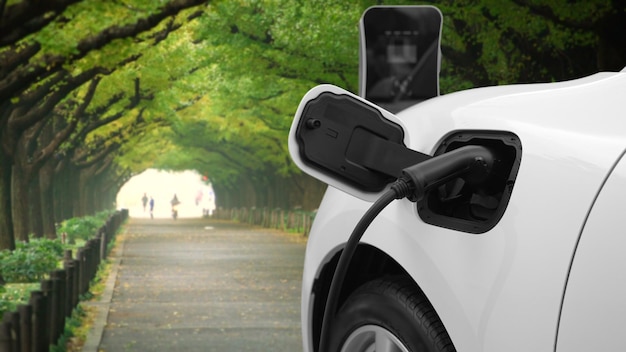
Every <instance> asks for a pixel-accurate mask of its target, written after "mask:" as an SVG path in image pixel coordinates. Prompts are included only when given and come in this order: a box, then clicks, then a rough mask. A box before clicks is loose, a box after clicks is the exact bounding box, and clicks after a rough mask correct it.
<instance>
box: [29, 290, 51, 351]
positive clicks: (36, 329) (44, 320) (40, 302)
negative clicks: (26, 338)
mask: <svg viewBox="0 0 626 352" xmlns="http://www.w3.org/2000/svg"><path fill="white" fill-rule="evenodd" d="M29 302H30V304H31V305H32V306H33V331H32V332H33V340H32V341H33V349H32V351H33V352H48V350H49V341H50V336H49V334H50V331H49V328H48V327H49V326H50V324H49V318H48V304H47V299H46V297H45V296H44V293H43V292H42V291H31V293H30V301H29Z"/></svg>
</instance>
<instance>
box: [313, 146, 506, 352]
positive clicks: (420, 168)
mask: <svg viewBox="0 0 626 352" xmlns="http://www.w3.org/2000/svg"><path fill="white" fill-rule="evenodd" d="M493 163H494V156H493V154H492V152H491V151H490V150H489V149H487V148H485V147H482V146H476V145H469V146H464V147H461V148H458V149H455V150H453V151H450V152H447V153H445V154H441V155H439V156H436V157H433V158H430V159H428V160H426V161H423V162H421V163H418V164H415V165H413V166H410V167H407V168H405V169H404V170H402V176H401V177H400V178H399V179H397V180H396V181H395V182H393V183H392V184H391V186H390V188H389V189H388V190H387V191H385V192H384V193H383V194H382V195H381V196H380V197H379V198H378V199H377V200H376V201H375V202H374V203H373V204H372V206H371V207H370V208H369V209H368V210H367V212H365V214H364V215H363V217H362V218H361V220H359V222H358V223H357V225H356V226H355V227H354V230H353V231H352V234H351V235H350V237H349V238H348V242H346V245H345V247H344V249H343V252H342V253H341V255H340V257H339V261H338V263H337V267H336V269H335V273H334V274H333V278H332V280H331V283H330V289H329V291H328V297H327V299H326V306H325V307H324V316H323V318H322V329H321V332H320V344H319V348H318V351H319V352H331V351H329V348H330V346H329V343H330V331H329V330H330V324H331V321H332V319H333V318H334V317H335V314H336V312H337V304H338V301H339V294H340V292H341V285H342V283H343V281H344V279H345V277H346V274H347V271H348V266H349V264H350V262H351V260H352V257H353V255H354V252H355V251H356V248H357V246H358V244H359V241H360V240H361V237H363V234H364V233H365V231H366V230H367V228H368V227H369V225H370V224H371V223H372V222H373V221H374V219H375V218H376V217H377V216H378V214H380V212H381V211H383V209H385V208H386V207H387V205H389V204H390V203H391V202H392V201H394V200H396V199H402V198H408V199H409V200H411V201H413V202H416V201H417V200H419V199H421V198H422V197H423V196H424V194H425V193H426V191H428V190H429V189H431V188H433V187H436V186H439V185H441V184H442V183H445V182H447V181H449V180H451V179H453V178H454V177H461V176H462V177H464V178H465V179H467V180H469V181H471V182H484V181H485V180H487V178H488V177H489V174H490V172H491V169H492V167H493Z"/></svg>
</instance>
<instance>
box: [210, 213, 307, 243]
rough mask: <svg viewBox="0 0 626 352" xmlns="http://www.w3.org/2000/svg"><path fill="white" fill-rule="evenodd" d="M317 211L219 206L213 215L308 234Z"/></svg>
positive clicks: (223, 218) (222, 218)
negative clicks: (226, 207)
mask: <svg viewBox="0 0 626 352" xmlns="http://www.w3.org/2000/svg"><path fill="white" fill-rule="evenodd" d="M315 215H316V212H315V211H313V212H306V211H302V210H300V209H294V210H288V211H285V210H283V209H280V208H275V209H272V210H270V209H268V208H260V209H259V208H256V207H252V208H231V209H224V208H218V209H216V210H215V212H214V213H213V217H214V218H216V219H220V220H232V221H238V222H241V223H245V224H250V225H257V226H263V227H267V228H272V229H279V230H283V231H296V232H299V233H301V234H302V235H304V236H308V235H309V233H310V231H311V226H312V224H313V219H314V218H315Z"/></svg>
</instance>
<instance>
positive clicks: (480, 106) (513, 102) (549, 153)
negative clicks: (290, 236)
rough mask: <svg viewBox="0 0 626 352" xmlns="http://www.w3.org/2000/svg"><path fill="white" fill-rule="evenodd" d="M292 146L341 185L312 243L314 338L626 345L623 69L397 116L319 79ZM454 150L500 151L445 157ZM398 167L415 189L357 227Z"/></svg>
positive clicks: (308, 301)
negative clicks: (455, 158)
mask: <svg viewBox="0 0 626 352" xmlns="http://www.w3.org/2000/svg"><path fill="white" fill-rule="evenodd" d="M289 147H290V152H291V155H292V158H293V159H294V161H295V162H296V163H297V164H298V166H299V167H300V168H301V169H302V170H304V171H305V172H307V173H308V174H310V175H312V176H314V177H317V178H318V179H320V180H322V181H324V182H326V183H328V184H329V185H330V187H329V188H328V190H327V192H326V194H325V196H324V199H323V201H322V204H321V205H320V207H319V211H318V213H317V216H316V219H315V222H314V225H313V228H312V230H311V233H310V237H309V240H308V245H307V250H306V259H305V265H304V274H303V286H302V307H301V308H302V333H303V339H304V341H303V344H304V350H305V351H311V352H312V351H321V352H336V351H349V352H352V351H377V352H382V351H403V352H406V351H412V352H417V351H455V350H456V351H464V352H466V351H469V352H511V351H524V352H539V351H556V352H572V351H621V350H624V349H626V333H625V331H626V255H625V254H624V252H625V251H626V222H622V220H623V218H625V219H626V157H624V153H625V152H626V68H625V69H624V70H622V71H621V72H602V73H598V74H594V75H592V76H589V77H585V78H581V79H576V80H572V81H567V82H559V83H545V84H523V85H510V86H499V87H488V88H478V89H471V90H467V91H462V92H457V93H453V94H448V95H444V96H438V97H434V98H431V99H428V100H426V101H423V102H421V103H419V104H416V105H415V106H413V107H409V108H407V109H405V110H402V111H400V112H398V113H397V114H396V115H394V114H391V113H389V112H388V111H386V110H383V109H382V108H380V107H378V106H376V105H374V104H372V103H370V102H369V101H366V100H365V99H362V98H360V97H358V96H355V95H353V94H351V93H348V92H346V91H344V90H342V89H341V88H338V87H334V86H328V85H324V86H318V87H315V88H313V89H312V90H311V91H310V92H309V93H308V94H307V95H306V96H305V97H304V98H303V100H302V103H301V104H300V107H299V108H298V112H297V113H296V117H295V119H294V123H293V126H292V129H291V132H290V137H289ZM467 147H470V148H467ZM474 147H478V148H474ZM472 148H474V149H472ZM458 150H466V151H467V152H466V154H472V153H478V154H480V153H482V152H483V151H484V150H486V151H487V153H488V154H489V155H488V156H487V157H486V158H487V159H490V160H488V161H487V162H485V161H484V159H485V157H484V156H482V155H478V156H475V157H474V156H471V155H470V156H469V160H470V161H469V162H468V164H464V165H465V166H463V167H461V168H459V167H448V166H446V165H449V164H450V162H449V160H448V161H446V155H447V154H448V153H450V154H449V155H453V154H454V153H455V151H458ZM457 154H459V153H457ZM448 159H450V158H448ZM461 159H463V160H466V159H468V157H466V156H463V157H462V158H461ZM477 162H478V163H479V164H480V167H478V168H477V169H476V170H472V167H473V166H471V165H474V164H473V163H477ZM452 163H453V162H452ZM440 164H441V165H443V166H441V165H440ZM412 165H421V166H419V167H412ZM467 165H470V166H467ZM411 169H413V171H408V172H407V171H406V170H411ZM418 169H419V170H418ZM461 169H462V170H461ZM416 170H417V171H416ZM432 170H437V171H433V172H431V171H432ZM459 170H461V171H459ZM463 170H465V171H463ZM468 170H469V171H468ZM410 173H415V174H411V175H409V176H407V175H408V174H410ZM429 173H432V174H433V175H430V174H429ZM397 178H405V179H407V180H408V182H407V183H408V184H409V185H410V186H411V187H413V188H412V190H411V191H410V192H413V193H411V195H410V196H409V197H408V199H407V198H402V199H398V200H390V201H389V202H388V203H389V205H388V206H386V207H382V208H381V209H379V211H378V212H377V213H376V214H375V215H373V216H371V218H370V219H369V222H368V223H367V224H365V225H363V224H362V222H361V221H363V219H364V218H366V217H368V215H367V214H366V213H367V212H368V209H369V210H370V211H371V209H372V207H373V204H376V203H377V202H378V200H379V199H380V198H382V197H384V195H385V194H387V193H388V192H390V191H389V190H390V189H391V188H393V186H392V185H394V181H395V179H397ZM416 179H417V180H418V181H419V182H418V183H420V184H419V185H416V184H415V183H413V184H412V183H411V181H415V180H416ZM420 180H421V181H420ZM422 181H423V182H422ZM398 198H401V197H398ZM370 215H371V214H370ZM359 227H360V231H361V233H360V234H357V235H355V233H356V232H358V231H359V230H358V228H359ZM355 228H356V229H355ZM361 236H362V237H361ZM351 241H353V242H352V243H351ZM349 245H352V246H353V248H352V250H351V253H350V254H349V255H348V254H346V252H347V248H348V247H347V246H349ZM344 249H346V250H344ZM342 255H344V256H345V257H344V258H343V259H342V258H341V256H342ZM342 260H343V263H342ZM338 266H342V270H343V273H342V274H338V272H339V269H338ZM333 278H334V281H333ZM333 285H335V288H334V290H335V292H333V293H330V294H329V292H331V291H332V290H333V289H331V286H333ZM329 296H330V297H329ZM328 307H330V308H328Z"/></svg>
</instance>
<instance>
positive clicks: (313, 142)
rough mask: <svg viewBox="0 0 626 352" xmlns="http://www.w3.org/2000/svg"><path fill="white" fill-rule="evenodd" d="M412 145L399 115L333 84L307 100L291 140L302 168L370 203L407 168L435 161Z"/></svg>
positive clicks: (305, 97) (321, 88)
mask: <svg viewBox="0 0 626 352" xmlns="http://www.w3.org/2000/svg"><path fill="white" fill-rule="evenodd" d="M407 144H408V140H407V136H406V133H405V131H404V127H403V125H402V123H401V121H400V120H399V119H398V118H397V117H396V116H395V115H393V114H392V113H390V112H388V111H386V110H384V109H381V108H380V107H378V106H376V105H374V104H372V103H370V102H368V101H366V100H364V99H363V98H360V97H358V96H356V95H354V94H352V93H350V92H348V91H346V90H344V89H341V88H339V87H336V86H332V85H321V86H317V87H315V88H313V89H312V90H310V91H309V92H308V93H307V94H306V95H305V96H304V98H303V99H302V102H301V103H300V106H299V107H298V110H297V112H296V115H295V117H294V121H293V124H292V127H291V131H290V136H289V150H290V154H291V157H292V159H293V160H294V162H295V163H296V165H298V167H300V169H302V170H303V171H305V172H306V173H308V174H309V175H311V176H313V177H316V178H317V179H319V180H321V181H323V182H326V183H328V184H329V185H331V186H333V187H335V188H339V189H342V190H344V191H345V192H347V193H349V194H352V195H354V196H357V197H359V198H362V199H367V200H372V199H376V197H377V196H378V195H379V194H380V193H381V192H382V191H383V190H385V189H386V188H387V187H388V185H389V183H391V182H393V181H394V180H395V179H396V178H397V177H398V176H399V175H400V174H401V171H402V169H403V168H404V167H406V166H408V165H412V164H415V163H416V162H420V161H422V160H425V159H427V158H429V156H427V155H424V154H421V153H418V152H416V151H413V150H410V149H408V148H407V147H406V145H407Z"/></svg>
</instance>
